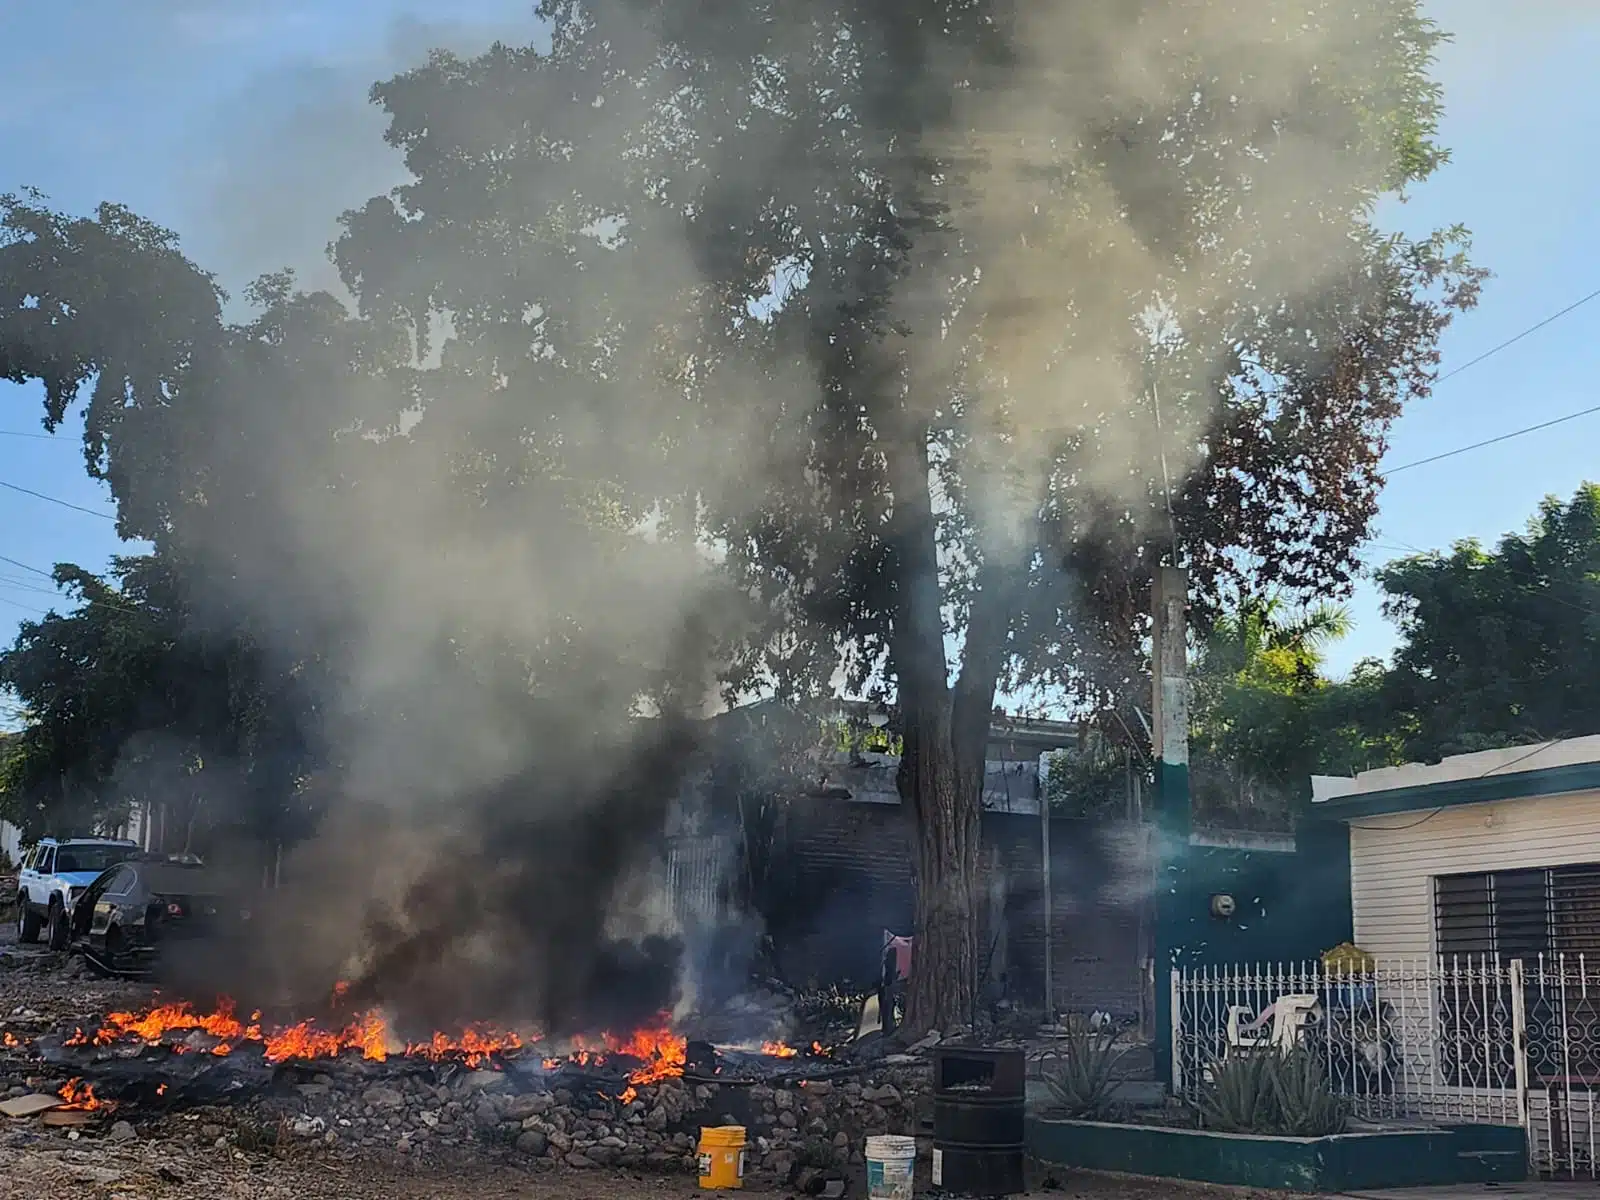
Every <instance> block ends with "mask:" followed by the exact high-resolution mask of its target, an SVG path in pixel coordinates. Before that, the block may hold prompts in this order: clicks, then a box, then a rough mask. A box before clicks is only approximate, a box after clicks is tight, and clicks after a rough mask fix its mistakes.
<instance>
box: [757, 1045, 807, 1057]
mask: <svg viewBox="0 0 1600 1200" xmlns="http://www.w3.org/2000/svg"><path fill="white" fill-rule="evenodd" d="M761 1053H763V1054H765V1055H766V1056H767V1057H768V1058H793V1057H795V1055H797V1054H799V1053H800V1051H798V1050H796V1049H795V1048H794V1047H793V1046H786V1045H784V1044H783V1043H782V1042H762V1043H761Z"/></svg>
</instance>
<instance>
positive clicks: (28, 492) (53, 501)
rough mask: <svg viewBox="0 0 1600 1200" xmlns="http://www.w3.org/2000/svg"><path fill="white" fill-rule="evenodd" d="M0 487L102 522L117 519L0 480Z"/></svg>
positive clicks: (113, 516) (95, 510) (112, 515)
mask: <svg viewBox="0 0 1600 1200" xmlns="http://www.w3.org/2000/svg"><path fill="white" fill-rule="evenodd" d="M0 487H3V488H8V489H10V490H11V491H13V492H21V493H22V494H23V495H24V496H32V497H34V498H35V499H38V500H48V501H49V502H50V503H51V504H59V505H61V507H62V508H70V509H72V510H74V511H75V512H81V513H88V514H89V516H91V517H99V518H100V519H101V520H102V521H115V520H116V519H117V518H116V515H115V514H114V513H108V512H101V511H100V510H99V509H96V508H85V507H83V505H81V504H74V503H73V502H72V501H70V500H62V499H61V498H60V497H58V496H47V495H45V494H44V493H43V492H36V491H34V490H33V489H32V488H25V487H23V486H22V485H21V484H16V483H7V482H6V481H5V480H4V479H0Z"/></svg>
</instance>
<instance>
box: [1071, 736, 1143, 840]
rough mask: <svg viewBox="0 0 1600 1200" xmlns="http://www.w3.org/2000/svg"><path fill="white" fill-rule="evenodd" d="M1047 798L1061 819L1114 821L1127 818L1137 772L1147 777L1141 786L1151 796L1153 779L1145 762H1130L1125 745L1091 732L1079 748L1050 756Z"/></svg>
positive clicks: (1141, 782)
mask: <svg viewBox="0 0 1600 1200" xmlns="http://www.w3.org/2000/svg"><path fill="white" fill-rule="evenodd" d="M1049 758H1050V761H1049V774H1048V777H1047V779H1046V784H1045V799H1046V802H1047V803H1048V804H1049V805H1050V811H1051V812H1053V813H1056V814H1057V815H1059V816H1068V817H1084V818H1089V819H1095V820H1115V819H1117V818H1121V817H1126V816H1127V815H1128V813H1129V811H1130V809H1131V808H1132V795H1133V789H1134V787H1135V778H1134V774H1135V772H1138V773H1139V774H1141V775H1143V776H1145V778H1143V779H1141V780H1139V783H1140V784H1142V785H1143V787H1144V788H1145V793H1144V794H1146V795H1149V794H1150V793H1149V787H1150V780H1149V778H1148V772H1147V771H1146V770H1145V768H1144V765H1143V760H1142V759H1141V760H1136V761H1133V762H1130V751H1129V750H1128V749H1127V748H1126V747H1125V746H1123V745H1118V744H1117V743H1115V742H1113V741H1111V740H1110V739H1108V738H1105V737H1102V736H1101V735H1100V734H1099V733H1098V731H1094V730H1091V731H1089V732H1088V733H1087V735H1086V736H1085V737H1084V738H1083V739H1082V742H1081V744H1080V745H1078V746H1076V747H1074V748H1073V749H1070V750H1058V751H1056V752H1055V753H1053V754H1051V755H1050V756H1049Z"/></svg>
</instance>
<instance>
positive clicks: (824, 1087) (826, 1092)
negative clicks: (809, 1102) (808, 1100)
mask: <svg viewBox="0 0 1600 1200" xmlns="http://www.w3.org/2000/svg"><path fill="white" fill-rule="evenodd" d="M805 1086H806V1095H807V1096H830V1095H832V1094H833V1081H832V1080H828V1079H811V1080H807V1081H806V1085H805Z"/></svg>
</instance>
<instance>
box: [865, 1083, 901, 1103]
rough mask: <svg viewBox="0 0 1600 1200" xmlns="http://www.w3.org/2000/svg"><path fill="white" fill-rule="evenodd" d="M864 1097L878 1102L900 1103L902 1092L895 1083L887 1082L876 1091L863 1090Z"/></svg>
mask: <svg viewBox="0 0 1600 1200" xmlns="http://www.w3.org/2000/svg"><path fill="white" fill-rule="evenodd" d="M862 1098H863V1099H866V1100H871V1101H874V1102H875V1103H878V1104H899V1103H900V1092H899V1090H898V1089H896V1088H895V1087H894V1085H893V1084H888V1083H886V1084H884V1085H883V1086H882V1087H881V1088H878V1089H877V1090H876V1091H871V1092H863V1093H862Z"/></svg>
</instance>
